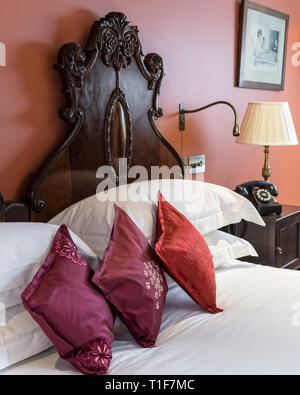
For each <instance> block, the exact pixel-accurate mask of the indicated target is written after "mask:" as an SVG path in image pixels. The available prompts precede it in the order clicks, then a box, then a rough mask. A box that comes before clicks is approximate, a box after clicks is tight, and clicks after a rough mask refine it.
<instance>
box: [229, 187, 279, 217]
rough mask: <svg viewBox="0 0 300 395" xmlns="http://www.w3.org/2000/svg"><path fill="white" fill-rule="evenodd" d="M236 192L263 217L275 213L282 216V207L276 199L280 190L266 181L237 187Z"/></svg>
mask: <svg viewBox="0 0 300 395" xmlns="http://www.w3.org/2000/svg"><path fill="white" fill-rule="evenodd" d="M235 192H237V193H238V194H240V195H242V196H244V197H245V198H247V199H249V200H250V201H251V202H252V203H253V205H254V206H255V207H256V208H257V211H258V212H259V214H260V215H262V216H267V215H271V214H273V213H275V214H278V215H280V214H281V213H282V206H281V204H280V203H278V202H277V200H275V199H274V197H277V196H278V190H277V188H276V186H275V185H274V184H271V183H270V182H266V181H250V182H246V183H245V184H241V185H239V186H237V187H236V189H235Z"/></svg>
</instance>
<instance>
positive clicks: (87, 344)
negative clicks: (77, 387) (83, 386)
mask: <svg viewBox="0 0 300 395" xmlns="http://www.w3.org/2000/svg"><path fill="white" fill-rule="evenodd" d="M91 275H92V273H91V270H90V268H89V267H88V265H87V262H86V261H85V260H84V258H83V257H82V256H81V254H80V252H79V250H78V249H77V247H76V246H75V244H74V243H73V241H72V239H71V236H70V234H69V231H68V229H67V227H66V226H65V225H62V226H61V227H60V229H59V230H58V232H57V234H56V236H55V238H54V241H53V245H52V248H51V251H50V253H49V255H48V257H47V259H46V261H45V263H44V265H43V266H42V267H41V269H40V270H39V271H38V273H37V274H36V276H35V277H34V279H33V280H32V282H31V284H30V285H29V286H28V287H27V288H26V290H25V291H24V292H23V294H22V301H23V303H24V306H25V308H26V309H27V310H28V312H29V313H30V314H31V316H32V318H33V319H34V320H36V321H37V323H38V324H39V325H40V326H41V328H42V330H43V331H44V332H45V334H46V335H47V336H48V337H49V338H50V340H51V341H52V342H53V344H54V345H55V347H56V349H57V351H58V353H59V354H60V356H61V357H62V358H63V359H66V360H67V361H69V362H71V363H72V364H73V365H74V366H75V367H76V368H77V369H78V370H79V371H81V372H82V373H85V374H94V375H102V374H105V373H106V372H107V370H108V367H109V365H110V362H111V359H112V352H111V349H112V342H113V332H112V331H113V325H114V319H115V317H114V313H113V311H112V309H111V307H110V305H109V303H108V302H107V301H106V300H105V298H104V296H103V295H102V294H101V293H99V290H98V289H97V288H96V287H95V286H94V284H92V282H91Z"/></svg>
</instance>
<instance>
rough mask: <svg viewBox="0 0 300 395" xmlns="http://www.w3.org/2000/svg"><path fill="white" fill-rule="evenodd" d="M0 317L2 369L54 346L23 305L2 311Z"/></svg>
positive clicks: (0, 362)
mask: <svg viewBox="0 0 300 395" xmlns="http://www.w3.org/2000/svg"><path fill="white" fill-rule="evenodd" d="M0 317H1V319H0V370H1V369H5V368H7V367H8V366H11V365H13V364H15V363H17V362H20V361H23V360H24V359H27V358H30V357H31V356H33V355H36V354H39V353H40V352H42V351H45V350H47V349H48V348H50V347H53V344H52V343H51V341H50V340H49V339H48V337H47V336H46V335H45V334H44V333H43V331H42V330H41V328H40V327H39V325H38V324H37V323H36V322H35V321H34V320H33V319H32V318H31V316H30V314H28V313H27V311H25V309H24V307H23V305H19V306H15V307H12V308H10V309H8V310H7V311H6V312H5V313H4V312H0ZM4 320H5V321H4Z"/></svg>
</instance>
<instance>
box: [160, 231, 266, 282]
mask: <svg viewBox="0 0 300 395" xmlns="http://www.w3.org/2000/svg"><path fill="white" fill-rule="evenodd" d="M204 239H205V241H206V243H207V245H208V248H209V250H210V252H211V254H212V256H213V262H214V267H215V269H217V268H218V267H219V266H221V265H223V264H224V263H227V262H229V261H232V260H235V259H239V258H244V257H247V256H255V257H257V256H258V255H257V252H256V251H255V249H254V247H253V246H252V245H251V244H250V243H249V242H248V241H246V240H244V239H241V238H239V237H236V236H233V235H230V234H229V233H225V232H221V231H218V230H216V231H215V232H212V233H210V234H208V235H206V236H205V237H204ZM165 277H166V280H167V284H168V288H172V287H173V286H175V285H176V282H175V281H174V280H173V279H172V278H171V277H170V276H169V275H168V274H167V273H165Z"/></svg>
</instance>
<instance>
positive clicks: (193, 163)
mask: <svg viewBox="0 0 300 395" xmlns="http://www.w3.org/2000/svg"><path fill="white" fill-rule="evenodd" d="M205 159H206V158H205V155H199V156H191V157H190V158H189V173H190V174H199V173H205V170H206V163H205Z"/></svg>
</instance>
